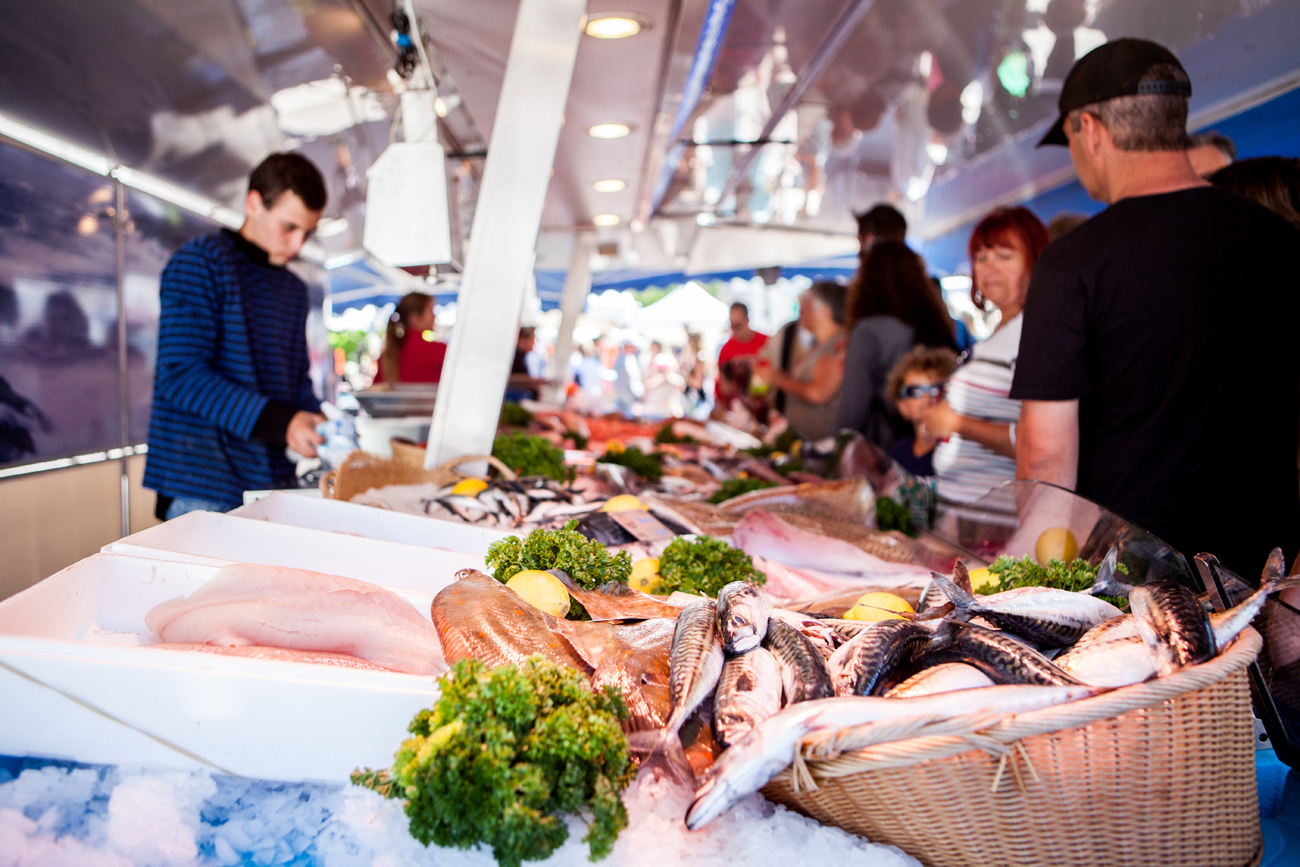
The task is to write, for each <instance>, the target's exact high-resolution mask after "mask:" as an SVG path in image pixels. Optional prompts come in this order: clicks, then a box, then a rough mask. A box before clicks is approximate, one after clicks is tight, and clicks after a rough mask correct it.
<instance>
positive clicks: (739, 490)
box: [709, 476, 776, 506]
mask: <svg viewBox="0 0 1300 867" xmlns="http://www.w3.org/2000/svg"><path fill="white" fill-rule="evenodd" d="M775 487H776V483H775V482H769V481H766V480H764V479H760V478H758V477H757V476H748V477H745V478H740V477H737V478H734V479H727V480H726V481H725V482H723V483H722V487H721V488H719V489H718V490H716V491H714V493H713V496H711V497H709V502H710V503H712V504H713V505H715V506H716V505H718V503H725V502H726V501H727V500H730V499H731V498H732V497H739V496H740V495H741V494H748V493H749V492H750V491H761V490H763V489H764V488H775Z"/></svg>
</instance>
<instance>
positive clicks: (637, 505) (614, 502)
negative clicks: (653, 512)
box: [600, 494, 646, 512]
mask: <svg viewBox="0 0 1300 867" xmlns="http://www.w3.org/2000/svg"><path fill="white" fill-rule="evenodd" d="M633 509H640V510H641V511H642V512H644V511H645V510H646V508H645V503H643V502H641V501H640V500H638V499H637V498H636V497H634V496H632V495H631V494H619V495H618V496H617V497H610V498H609V499H608V500H606V501H605V505H603V506H601V507H600V510H601V511H602V512H630V511H632V510H633Z"/></svg>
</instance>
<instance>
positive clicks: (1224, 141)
mask: <svg viewBox="0 0 1300 867" xmlns="http://www.w3.org/2000/svg"><path fill="white" fill-rule="evenodd" d="M1187 158H1188V159H1189V160H1191V162H1192V171H1194V172H1196V173H1197V174H1198V175H1200V176H1201V177H1203V178H1208V177H1209V176H1210V175H1212V174H1214V173H1215V172H1217V171H1218V170H1219V169H1221V168H1223V167H1225V166H1230V165H1232V163H1233V161H1234V160H1235V159H1237V146H1236V144H1234V143H1233V141H1232V139H1230V138H1228V137H1227V136H1226V135H1224V134H1223V133H1221V132H1215V131H1214V130H1207V131H1206V132H1198V133H1197V134H1196V135H1189V136H1188V137H1187Z"/></svg>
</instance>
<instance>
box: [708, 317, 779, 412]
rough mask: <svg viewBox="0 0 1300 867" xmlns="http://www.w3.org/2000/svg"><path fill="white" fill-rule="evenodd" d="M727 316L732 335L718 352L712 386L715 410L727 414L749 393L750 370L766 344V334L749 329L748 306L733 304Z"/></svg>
mask: <svg viewBox="0 0 1300 867" xmlns="http://www.w3.org/2000/svg"><path fill="white" fill-rule="evenodd" d="M728 316H729V317H730V320H731V336H730V337H729V338H727V341H726V342H725V343H723V344H722V348H721V349H719V350H718V378H717V379H716V380H715V381H714V385H713V394H714V398H715V399H716V401H717V404H716V406H715V407H714V411H715V412H716V413H718V414H722V413H725V412H726V410H727V408H728V406H729V405H730V403H731V401H732V400H734V399H735V398H738V397H743V396H744V395H745V394H746V393H747V391H748V389H749V373H750V370H751V369H752V367H753V365H754V363H755V362H757V360H758V353H759V352H760V351H761V350H762V349H763V345H764V344H766V343H767V335H766V334H762V333H760V332H758V331H755V330H754V329H753V328H750V327H749V307H747V306H746V305H745V304H743V303H741V302H740V301H737V302H735V303H734V304H732V305H731V309H730V310H729V311H728Z"/></svg>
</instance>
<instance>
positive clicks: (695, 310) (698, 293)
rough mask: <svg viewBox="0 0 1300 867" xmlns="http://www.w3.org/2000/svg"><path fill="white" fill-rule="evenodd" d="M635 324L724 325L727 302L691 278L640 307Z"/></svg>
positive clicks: (707, 326) (713, 326) (701, 326)
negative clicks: (715, 296) (653, 301)
mask: <svg viewBox="0 0 1300 867" xmlns="http://www.w3.org/2000/svg"><path fill="white" fill-rule="evenodd" d="M636 324H637V325H648V326H653V325H688V326H695V327H697V328H711V327H712V328H716V327H719V326H723V327H725V326H726V324H727V305H726V304H723V303H722V302H721V301H719V300H718V299H717V298H714V297H713V296H712V295H710V294H709V293H708V292H706V291H704V287H703V286H701V285H700V284H699V283H696V282H695V281H694V280H691V281H689V282H687V283H683V284H682V285H680V286H678V287H677V288H676V289H674V290H673V291H671V292H669V293H668V294H667V295H665V296H664V297H662V298H660V299H659V300H658V301H656V302H655V303H653V304H651V305H650V306H648V307H645V308H643V309H642V310H641V312H640V313H639V314H637V317H636Z"/></svg>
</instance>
